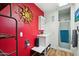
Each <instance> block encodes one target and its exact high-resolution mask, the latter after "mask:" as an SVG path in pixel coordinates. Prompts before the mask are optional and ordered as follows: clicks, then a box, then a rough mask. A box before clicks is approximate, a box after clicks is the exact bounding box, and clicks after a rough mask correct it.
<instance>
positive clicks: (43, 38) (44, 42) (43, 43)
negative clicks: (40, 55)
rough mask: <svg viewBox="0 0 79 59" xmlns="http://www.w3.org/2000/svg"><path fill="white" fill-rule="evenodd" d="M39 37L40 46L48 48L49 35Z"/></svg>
mask: <svg viewBox="0 0 79 59" xmlns="http://www.w3.org/2000/svg"><path fill="white" fill-rule="evenodd" d="M37 37H38V38H39V46H48V45H49V41H48V38H49V35H47V34H39V35H37Z"/></svg>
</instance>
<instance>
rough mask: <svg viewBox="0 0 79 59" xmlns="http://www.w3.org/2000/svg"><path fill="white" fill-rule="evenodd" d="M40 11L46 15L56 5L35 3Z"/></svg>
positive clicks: (56, 4) (56, 5)
mask: <svg viewBox="0 0 79 59" xmlns="http://www.w3.org/2000/svg"><path fill="white" fill-rule="evenodd" d="M35 4H36V5H37V6H38V7H39V8H40V9H41V10H43V11H44V12H46V13H48V12H51V11H53V10H55V9H56V8H57V7H58V3H35Z"/></svg>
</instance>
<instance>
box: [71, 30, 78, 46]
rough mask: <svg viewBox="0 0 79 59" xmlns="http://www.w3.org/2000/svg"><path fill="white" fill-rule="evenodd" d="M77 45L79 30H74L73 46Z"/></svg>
mask: <svg viewBox="0 0 79 59" xmlns="http://www.w3.org/2000/svg"><path fill="white" fill-rule="evenodd" d="M77 45H78V35H77V30H73V33H72V46H73V47H77Z"/></svg>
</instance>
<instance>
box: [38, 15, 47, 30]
mask: <svg viewBox="0 0 79 59" xmlns="http://www.w3.org/2000/svg"><path fill="white" fill-rule="evenodd" d="M45 21H46V20H45V17H43V16H39V30H44V28H45Z"/></svg>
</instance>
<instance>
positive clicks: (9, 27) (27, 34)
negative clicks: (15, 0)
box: [0, 3, 44, 56]
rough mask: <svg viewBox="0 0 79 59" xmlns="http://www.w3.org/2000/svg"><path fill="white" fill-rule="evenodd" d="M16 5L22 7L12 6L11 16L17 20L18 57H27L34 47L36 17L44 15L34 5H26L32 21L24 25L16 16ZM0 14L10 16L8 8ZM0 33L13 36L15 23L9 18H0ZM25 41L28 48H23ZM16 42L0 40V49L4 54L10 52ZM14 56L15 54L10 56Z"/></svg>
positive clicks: (36, 26) (36, 30) (10, 39)
mask: <svg viewBox="0 0 79 59" xmlns="http://www.w3.org/2000/svg"><path fill="white" fill-rule="evenodd" d="M17 5H20V6H21V7H22V6H23V3H22V4H21V3H20V4H12V16H13V17H14V18H16V19H17V20H18V49H19V51H18V52H19V56H29V55H30V50H31V48H32V47H33V46H34V43H35V38H36V36H37V34H38V32H39V31H38V16H40V15H44V13H43V11H41V10H40V9H39V8H38V7H37V6H36V5H35V4H34V3H26V4H24V5H25V6H28V7H29V8H30V10H31V11H32V13H33V19H32V22H31V23H30V24H24V23H23V22H22V21H19V20H21V19H20V18H19V16H18V14H16V10H17ZM0 13H2V14H4V15H8V16H9V15H10V13H9V6H7V7H6V8H4V9H3V10H2V11H1V12H0ZM20 32H23V37H20ZM0 33H8V34H15V21H14V20H11V19H9V18H4V17H0ZM25 40H29V41H30V44H31V45H30V47H27V48H26V47H25V45H24V42H25ZM15 42H16V40H15V38H9V39H3V40H0V49H2V50H3V51H4V52H11V51H14V50H15V49H16V47H15V45H16V43H15ZM12 55H15V54H12Z"/></svg>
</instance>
